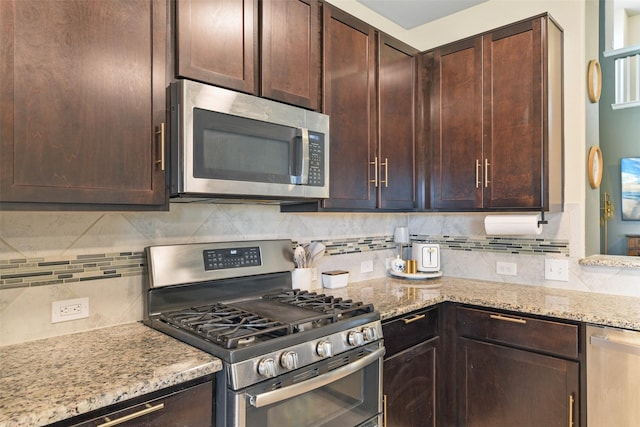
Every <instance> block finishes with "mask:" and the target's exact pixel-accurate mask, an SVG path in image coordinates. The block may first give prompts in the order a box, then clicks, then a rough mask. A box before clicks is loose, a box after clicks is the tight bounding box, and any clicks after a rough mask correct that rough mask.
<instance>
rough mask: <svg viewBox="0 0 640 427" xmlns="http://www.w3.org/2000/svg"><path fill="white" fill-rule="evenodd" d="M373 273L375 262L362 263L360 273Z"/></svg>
mask: <svg viewBox="0 0 640 427" xmlns="http://www.w3.org/2000/svg"><path fill="white" fill-rule="evenodd" d="M372 271H373V261H372V260H368V261H362V262H361V263H360V273H371V272H372Z"/></svg>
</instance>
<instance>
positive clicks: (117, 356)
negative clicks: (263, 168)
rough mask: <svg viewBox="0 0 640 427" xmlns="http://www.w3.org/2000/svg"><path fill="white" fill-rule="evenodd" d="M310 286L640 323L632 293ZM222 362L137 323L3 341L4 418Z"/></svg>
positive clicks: (139, 389) (407, 302) (164, 381)
mask: <svg viewBox="0 0 640 427" xmlns="http://www.w3.org/2000/svg"><path fill="white" fill-rule="evenodd" d="M314 290H316V291H320V292H324V293H327V294H331V295H334V296H337V297H343V298H350V299H353V300H358V301H363V302H365V303H373V304H374V305H375V307H376V309H377V310H379V311H380V314H381V316H382V319H383V320H385V319H389V318H392V317H394V316H398V315H402V314H406V313H409V312H411V311H414V310H417V309H420V308H424V307H428V306H432V305H435V304H438V303H440V302H444V301H451V302H459V303H465V304H473V305H478V306H484V307H490V308H499V309H505V310H512V311H518V312H522V313H529V314H538V315H545V316H551V317H556V318H561V319H569V320H578V321H583V322H587V323H594V324H600V325H608V326H615V327H620V328H627V329H635V330H640V298H634V297H624V296H615V295H604V294H596V293H588V292H577V291H568V290H562V289H553V288H546V287H541V286H527V285H514V284H507V283H495V282H484V281H476V280H469V279H457V278H452V277H441V278H438V279H429V280H419V281H418V280H404V279H397V278H393V277H384V278H379V279H373V280H367V281H363V282H357V283H350V284H349V286H347V287H346V288H341V289H324V290H323V289H314ZM69 348H73V349H75V351H71V352H69V351H68V349H69ZM221 368H222V365H221V362H220V360H218V359H216V358H215V357H212V356H210V355H208V354H206V353H203V352H201V351H199V350H196V349H194V348H192V347H190V346H188V345H185V344H182V343H180V342H178V341H176V340H174V339H173V338H171V337H168V336H166V335H164V334H162V333H160V332H157V331H154V330H152V329H150V328H148V327H146V326H144V325H142V324H141V323H133V324H128V325H122V326H114V327H111V328H104V329H98V330H94V331H88V332H84V333H78V334H72V335H65V336H61V337H54V338H48V339H45V340H38V341H32V342H27V343H24V344H18V345H11V346H6V347H0V427H13V426H34V425H43V424H47V423H51V422H55V421H59V420H62V419H65V418H69V417H72V416H75V415H78V414H80V413H85V412H88V411H91V410H93V409H97V408H100V407H104V406H107V405H110V404H112V403H115V402H118V401H122V400H125V399H129V398H132V397H136V396H140V395H143V394H146V393H149V392H152V391H155V390H159V389H162V388H165V387H169V386H171V385H174V384H178V383H181V382H185V381H188V380H190V379H193V378H198V377H201V376H204V375H207V374H210V373H213V372H216V371H218V370H220V369H221Z"/></svg>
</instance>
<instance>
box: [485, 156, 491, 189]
mask: <svg viewBox="0 0 640 427" xmlns="http://www.w3.org/2000/svg"><path fill="white" fill-rule="evenodd" d="M489 166H490V163H489V159H484V188H487V187H489V182H490V181H489Z"/></svg>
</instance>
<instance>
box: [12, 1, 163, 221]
mask: <svg viewBox="0 0 640 427" xmlns="http://www.w3.org/2000/svg"><path fill="white" fill-rule="evenodd" d="M166 13H167V10H166V2H164V1H146V0H112V1H107V2H86V1H76V0H69V1H64V2H43V1H41V0H19V1H17V0H16V1H2V2H0V75H2V79H0V120H1V121H0V162H1V164H0V171H1V172H0V175H1V181H0V203H1V204H2V208H3V209H15V208H19V209H53V208H57V209H65V208H74V209H75V208H80V209H83V208H87V206H89V205H93V206H99V207H100V209H107V208H108V207H107V206H109V205H110V206H115V208H118V209H120V208H126V206H135V207H146V208H163V207H164V208H166V190H165V173H164V171H163V170H162V166H163V165H162V164H161V154H162V151H163V150H162V139H163V135H162V134H161V129H163V123H164V122H165V114H166V107H165V88H166V67H165V60H166V55H165V52H166V46H167V45H166V34H167V33H166V29H167V18H166V17H167V14H166ZM132 40H135V42H134V43H132Z"/></svg>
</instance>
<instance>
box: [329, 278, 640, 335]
mask: <svg viewBox="0 0 640 427" xmlns="http://www.w3.org/2000/svg"><path fill="white" fill-rule="evenodd" d="M322 291H323V292H325V293H327V294H331V295H334V296H341V297H343V298H351V299H354V300H359V301H364V302H372V303H373V304H374V305H375V307H376V309H377V310H379V311H380V314H381V316H382V319H383V320H384V319H388V318H391V317H394V316H398V315H401V314H405V313H409V312H411V311H413V310H417V309H419V308H423V307H428V306H430V305H434V304H437V303H439V302H443V301H452V302H459V303H464V304H473V305H478V306H484V307H491V308H499V309H504V310H513V311H518V312H522V313H529V314H538V315H544V316H551V317H556V318H561V319H569V320H579V321H582V322H587V323H594V324H600V325H608V326H615V327H619V328H626V329H635V330H640V298H637V297H625V296H617V295H605V294H597V293H591V292H578V291H569V290H562V289H553V288H546V287H542V286H529V285H514V284H509V283H496V282H484V281H477V280H469V279H457V278H453V277H441V278H438V279H427V280H404V279H396V278H392V277H385V278H380V279H374V280H368V281H364V282H356V283H350V284H349V286H347V287H346V288H341V289H324V290H322Z"/></svg>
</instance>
